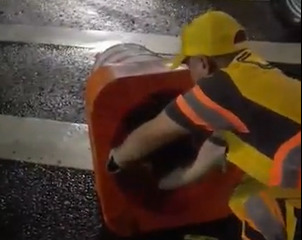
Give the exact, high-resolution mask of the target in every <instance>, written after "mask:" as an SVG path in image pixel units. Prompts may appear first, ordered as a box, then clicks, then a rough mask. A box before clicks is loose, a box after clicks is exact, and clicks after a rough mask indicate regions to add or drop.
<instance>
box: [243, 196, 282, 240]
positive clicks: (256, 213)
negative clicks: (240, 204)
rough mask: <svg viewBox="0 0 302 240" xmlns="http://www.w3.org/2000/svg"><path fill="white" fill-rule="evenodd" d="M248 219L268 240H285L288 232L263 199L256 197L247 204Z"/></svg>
mask: <svg viewBox="0 0 302 240" xmlns="http://www.w3.org/2000/svg"><path fill="white" fill-rule="evenodd" d="M244 206H245V210H246V214H247V216H248V218H249V219H250V220H252V222H253V223H254V224H255V226H256V228H257V229H258V230H259V231H260V233H261V234H262V235H263V236H264V237H265V238H266V239H267V240H285V239H286V231H285V229H284V227H283V224H282V222H280V221H279V220H278V219H276V218H275V217H274V216H273V215H272V213H271V211H270V209H269V208H268V206H267V205H266V204H265V203H264V202H263V200H262V199H261V197H259V196H257V195H255V196H252V197H251V198H249V199H248V200H247V202H246V203H245V205H244Z"/></svg>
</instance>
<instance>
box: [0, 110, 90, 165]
mask: <svg viewBox="0 0 302 240" xmlns="http://www.w3.org/2000/svg"><path fill="white" fill-rule="evenodd" d="M0 159H9V160H18V161H25V162H31V163H38V164H47V165H55V166H61V167H71V168H77V169H85V170H92V157H91V152H90V144H89V139H88V132H87V125H86V124H76V123H67V122H58V121H52V120H45V119H35V118H20V117H13V116H6V115H0Z"/></svg>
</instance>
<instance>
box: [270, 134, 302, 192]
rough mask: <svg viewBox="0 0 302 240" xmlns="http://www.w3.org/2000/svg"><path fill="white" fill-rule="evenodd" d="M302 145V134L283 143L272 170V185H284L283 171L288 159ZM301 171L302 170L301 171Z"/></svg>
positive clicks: (275, 157)
mask: <svg viewBox="0 0 302 240" xmlns="http://www.w3.org/2000/svg"><path fill="white" fill-rule="evenodd" d="M300 144H301V132H299V133H298V134H296V135H295V136H294V137H292V138H291V139H289V140H288V141H287V142H285V143H283V144H282V145H281V147H280V148H279V149H278V151H277V152H276V154H275V156H274V164H273V167H272V170H271V176H270V182H269V183H270V185H272V186H280V185H281V183H282V179H283V176H282V169H283V165H284V161H285V160H286V157H287V156H288V154H289V153H290V151H291V150H292V149H294V148H295V147H297V146H299V145H300ZM300 171H301V170H300Z"/></svg>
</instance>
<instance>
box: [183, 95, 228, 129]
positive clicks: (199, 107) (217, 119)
mask: <svg viewBox="0 0 302 240" xmlns="http://www.w3.org/2000/svg"><path fill="white" fill-rule="evenodd" d="M184 99H185V100H186V102H187V104H188V105H189V106H190V107H191V108H192V110H193V111H194V112H195V113H196V114H197V115H198V116H199V117H200V118H201V119H202V120H203V121H205V122H206V123H208V124H209V125H210V126H211V127H213V128H214V129H215V130H233V129H234V126H233V125H232V123H230V122H229V121H228V120H226V119H225V118H224V117H223V116H221V115H220V114H219V113H217V112H216V111H214V110H212V109H210V108H209V107H207V106H206V105H204V104H203V103H202V102H200V101H199V100H198V99H197V98H196V97H195V95H194V93H193V92H192V91H191V92H189V93H187V94H185V95H184Z"/></svg>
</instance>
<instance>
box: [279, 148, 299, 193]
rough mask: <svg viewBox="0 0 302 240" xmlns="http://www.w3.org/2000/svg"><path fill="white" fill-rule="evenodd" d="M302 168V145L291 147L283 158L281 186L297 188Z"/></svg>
mask: <svg viewBox="0 0 302 240" xmlns="http://www.w3.org/2000/svg"><path fill="white" fill-rule="evenodd" d="M300 169H301V145H298V146H296V147H294V148H293V149H291V151H290V152H289V153H288V154H287V156H286V157H285V159H284V160H283V166H282V170H281V171H282V179H281V186H282V187H285V188H295V187H296V186H297V181H298V178H299V170H300Z"/></svg>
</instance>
